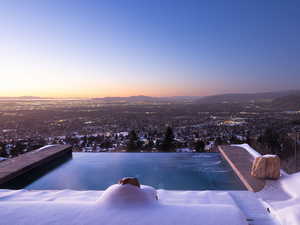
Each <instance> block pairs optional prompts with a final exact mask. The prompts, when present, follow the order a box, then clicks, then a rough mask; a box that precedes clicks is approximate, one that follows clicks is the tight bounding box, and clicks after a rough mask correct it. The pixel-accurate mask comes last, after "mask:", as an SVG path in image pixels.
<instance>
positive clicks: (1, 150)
mask: <svg viewBox="0 0 300 225" xmlns="http://www.w3.org/2000/svg"><path fill="white" fill-rule="evenodd" d="M0 157H5V158H6V157H8V155H7V153H6V150H5V144H4V143H1V142H0Z"/></svg>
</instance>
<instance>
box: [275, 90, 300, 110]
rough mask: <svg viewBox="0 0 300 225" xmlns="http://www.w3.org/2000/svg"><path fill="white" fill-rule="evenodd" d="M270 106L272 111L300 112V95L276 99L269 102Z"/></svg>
mask: <svg viewBox="0 0 300 225" xmlns="http://www.w3.org/2000/svg"><path fill="white" fill-rule="evenodd" d="M271 106H272V108H274V109H282V110H300V94H298V95H297V94H293V95H287V96H283V97H279V98H276V99H274V100H273V101H272V102H271Z"/></svg>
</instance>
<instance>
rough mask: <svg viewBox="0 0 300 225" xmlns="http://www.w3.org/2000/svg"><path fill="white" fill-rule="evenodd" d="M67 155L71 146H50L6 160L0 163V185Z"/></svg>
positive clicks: (70, 151)
mask: <svg viewBox="0 0 300 225" xmlns="http://www.w3.org/2000/svg"><path fill="white" fill-rule="evenodd" d="M68 154H70V155H71V154H72V146H71V145H52V146H47V147H44V148H41V149H37V150H33V151H31V152H27V153H25V154H22V155H20V156H17V157H15V158H11V159H7V160H5V161H3V162H1V163H0V185H1V184H4V183H6V182H9V181H10V180H12V179H14V178H16V177H18V176H20V175H22V174H25V173H27V172H29V171H31V170H32V169H34V168H37V167H39V166H43V165H46V164H48V163H49V162H50V161H53V160H55V159H57V158H60V157H63V156H65V155H68Z"/></svg>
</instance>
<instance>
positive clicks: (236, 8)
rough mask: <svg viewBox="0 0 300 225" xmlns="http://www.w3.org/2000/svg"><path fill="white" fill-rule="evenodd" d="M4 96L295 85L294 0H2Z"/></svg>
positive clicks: (297, 28)
mask: <svg viewBox="0 0 300 225" xmlns="http://www.w3.org/2000/svg"><path fill="white" fill-rule="evenodd" d="M0 28H1V35H0V96H41V97H105V96H131V95H149V96H188V95H189V96H205V95H213V94H222V93H244V92H247V93H252V92H268V91H280V90H290V89H300V63H299V59H300V1H299V0H294V1H293V0H286V1H282V0H272V1H268V0H266V1H263V0H248V1H243V0H238V1H234V0H224V1H221V0H220V1H218V0H209V1H201V0H195V1H194V0H108V1H105V0H102V1H101V0H98V1H96V0H94V1H93V0H82V1H80V0H73V1H67V0H49V1H48V0H43V1H40V0H7V1H2V2H1V6H0Z"/></svg>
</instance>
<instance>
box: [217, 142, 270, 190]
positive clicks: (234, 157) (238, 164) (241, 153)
mask: <svg viewBox="0 0 300 225" xmlns="http://www.w3.org/2000/svg"><path fill="white" fill-rule="evenodd" d="M218 150H219V152H220V153H221V155H222V156H223V158H224V159H225V160H226V161H227V162H228V164H229V165H230V166H231V168H232V169H233V171H234V172H235V174H236V175H237V176H238V177H239V178H240V180H241V182H242V183H243V184H244V185H245V187H246V188H247V189H248V190H249V191H252V192H258V191H261V190H262V189H263V188H264V186H265V183H266V182H265V180H263V179H258V178H255V177H253V176H251V167H252V162H253V161H254V158H253V156H252V155H251V154H249V152H248V151H247V150H245V149H244V148H242V147H239V146H231V145H219V146H218Z"/></svg>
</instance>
